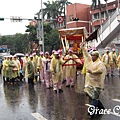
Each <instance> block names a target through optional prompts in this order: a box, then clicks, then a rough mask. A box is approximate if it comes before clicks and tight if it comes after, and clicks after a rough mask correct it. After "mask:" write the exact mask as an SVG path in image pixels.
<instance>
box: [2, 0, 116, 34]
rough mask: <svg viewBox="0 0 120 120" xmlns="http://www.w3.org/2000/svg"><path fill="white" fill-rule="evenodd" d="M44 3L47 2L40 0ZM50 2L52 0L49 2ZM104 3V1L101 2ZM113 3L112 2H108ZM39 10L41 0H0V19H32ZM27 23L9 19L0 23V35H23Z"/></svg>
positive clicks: (80, 0) (88, 1)
mask: <svg viewBox="0 0 120 120" xmlns="http://www.w3.org/2000/svg"><path fill="white" fill-rule="evenodd" d="M42 1H43V2H46V1H47V0H42ZM51 1H52V0H51ZM91 1H92V0H69V2H72V3H83V4H90V5H91ZM101 1H102V3H104V2H103V1H104V0H101ZM109 1H114V0H109ZM40 8H41V0H0V17H3V18H10V17H11V16H20V17H22V18H31V19H32V18H34V14H35V13H37V12H38V11H39V9H40ZM28 24H29V21H27V20H26V21H25V20H24V21H22V22H20V23H19V22H11V21H10V20H9V19H8V20H7V19H5V20H4V21H0V34H1V35H12V34H15V33H25V30H26V27H25V25H28Z"/></svg>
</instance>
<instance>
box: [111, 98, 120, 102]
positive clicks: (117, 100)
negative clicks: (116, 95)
mask: <svg viewBox="0 0 120 120" xmlns="http://www.w3.org/2000/svg"><path fill="white" fill-rule="evenodd" d="M112 100H113V101H116V102H120V100H119V99H112Z"/></svg>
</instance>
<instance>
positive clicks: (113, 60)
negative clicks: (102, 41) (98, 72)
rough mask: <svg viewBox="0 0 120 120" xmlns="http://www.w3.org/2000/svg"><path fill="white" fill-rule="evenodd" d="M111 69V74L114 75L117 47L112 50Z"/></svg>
mask: <svg viewBox="0 0 120 120" xmlns="http://www.w3.org/2000/svg"><path fill="white" fill-rule="evenodd" d="M109 55H110V68H111V69H110V70H111V76H114V74H113V73H114V69H115V67H116V65H117V55H116V52H115V49H114V48H113V49H112V51H111V52H110V54H109Z"/></svg>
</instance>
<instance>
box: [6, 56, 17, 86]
mask: <svg viewBox="0 0 120 120" xmlns="http://www.w3.org/2000/svg"><path fill="white" fill-rule="evenodd" d="M15 66H16V65H15V63H14V61H13V56H12V55H10V56H9V61H8V67H9V70H8V72H9V75H8V76H9V79H10V83H11V84H14V82H15V78H16V73H15V71H16V70H15V69H14V68H15Z"/></svg>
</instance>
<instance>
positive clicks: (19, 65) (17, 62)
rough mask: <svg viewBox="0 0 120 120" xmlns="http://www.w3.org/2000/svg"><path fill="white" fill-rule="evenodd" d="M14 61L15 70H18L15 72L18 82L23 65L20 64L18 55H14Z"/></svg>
mask: <svg viewBox="0 0 120 120" xmlns="http://www.w3.org/2000/svg"><path fill="white" fill-rule="evenodd" d="M13 61H14V64H15V69H16V70H15V71H14V74H15V79H16V81H19V78H20V69H21V64H20V61H19V60H18V58H17V56H16V55H14V57H13Z"/></svg>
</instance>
